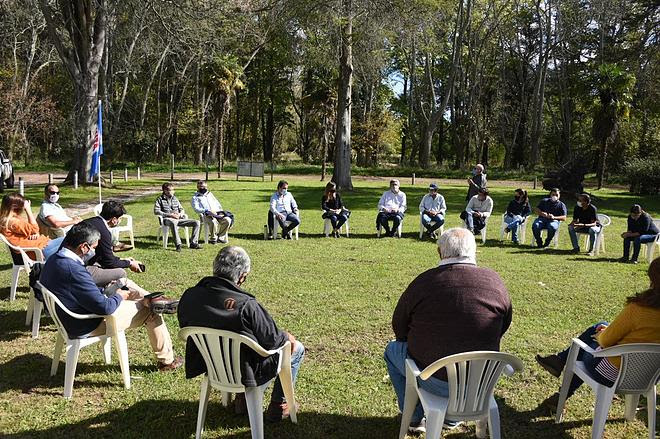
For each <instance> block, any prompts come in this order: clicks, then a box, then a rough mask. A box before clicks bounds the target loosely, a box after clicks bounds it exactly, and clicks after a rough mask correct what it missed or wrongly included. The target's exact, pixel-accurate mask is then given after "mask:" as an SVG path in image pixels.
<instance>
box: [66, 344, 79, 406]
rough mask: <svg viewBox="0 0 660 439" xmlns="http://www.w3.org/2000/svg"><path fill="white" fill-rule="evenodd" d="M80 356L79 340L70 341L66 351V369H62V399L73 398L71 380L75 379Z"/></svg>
mask: <svg viewBox="0 0 660 439" xmlns="http://www.w3.org/2000/svg"><path fill="white" fill-rule="evenodd" d="M79 356H80V340H71V344H70V345H68V346H67V350H66V367H65V369H64V397H65V398H71V396H73V380H74V378H75V377H76V367H77V366H78V357H79Z"/></svg>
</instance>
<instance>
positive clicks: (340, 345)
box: [0, 180, 660, 439]
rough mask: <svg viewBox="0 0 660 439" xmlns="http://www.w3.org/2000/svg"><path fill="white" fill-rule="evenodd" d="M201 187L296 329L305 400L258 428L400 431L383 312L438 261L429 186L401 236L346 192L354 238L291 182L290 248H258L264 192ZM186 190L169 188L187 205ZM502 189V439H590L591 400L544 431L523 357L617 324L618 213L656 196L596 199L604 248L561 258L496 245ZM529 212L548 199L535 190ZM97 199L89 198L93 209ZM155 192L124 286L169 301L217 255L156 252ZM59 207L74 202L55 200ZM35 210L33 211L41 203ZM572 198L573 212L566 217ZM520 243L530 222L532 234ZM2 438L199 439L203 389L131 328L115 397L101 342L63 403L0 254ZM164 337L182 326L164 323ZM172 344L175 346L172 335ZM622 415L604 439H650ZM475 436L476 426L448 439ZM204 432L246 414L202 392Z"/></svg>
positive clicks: (368, 202)
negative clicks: (160, 366) (424, 202)
mask: <svg viewBox="0 0 660 439" xmlns="http://www.w3.org/2000/svg"><path fill="white" fill-rule="evenodd" d="M210 188H211V190H213V191H214V192H215V194H216V195H217V196H218V197H219V198H220V200H221V201H222V203H223V206H224V207H225V208H226V209H228V210H231V211H232V212H234V213H235V215H236V218H237V222H236V226H235V227H234V229H233V230H232V234H231V243H232V244H235V245H240V246H243V247H244V248H245V249H246V250H247V251H248V253H249V254H250V255H251V257H252V267H253V268H252V269H253V271H252V274H251V275H250V277H249V278H248V280H247V282H246V284H245V285H244V287H245V289H246V290H248V291H250V292H252V293H254V294H255V295H256V296H257V298H258V299H259V300H260V301H261V303H263V304H264V305H265V307H266V308H267V309H268V310H269V311H270V312H271V314H272V315H273V316H274V318H275V319H276V321H277V322H278V324H279V326H280V327H281V328H283V329H286V330H289V331H291V332H292V333H293V334H295V335H296V336H297V337H298V338H299V339H300V340H301V341H302V342H303V343H304V344H305V346H306V347H307V349H308V351H307V355H306V358H305V362H304V364H303V366H302V368H301V371H300V374H299V380H298V384H297V388H296V392H297V397H298V400H299V402H300V404H301V413H300V416H299V418H298V420H299V423H298V425H293V424H291V423H290V422H288V421H286V422H283V423H280V424H278V425H266V437H269V438H371V439H376V438H378V439H380V438H393V437H396V435H397V433H398V428H399V424H398V417H397V407H396V403H395V397H394V392H393V390H392V388H391V386H390V385H389V384H388V383H386V382H384V381H383V377H384V376H385V375H386V369H385V364H384V361H383V358H382V355H383V349H384V347H385V344H386V343H387V341H388V340H390V339H391V338H392V336H393V334H392V330H391V327H390V321H391V315H392V311H393V309H394V306H395V304H396V302H397V300H398V297H399V296H400V294H401V292H402V291H403V290H404V289H405V288H406V286H407V285H408V284H409V283H410V281H411V280H412V279H413V278H414V277H415V276H417V275H418V274H419V273H421V272H422V271H424V270H426V269H428V268H430V267H433V266H434V265H436V264H437V262H438V256H437V253H436V248H435V245H434V243H432V242H430V241H420V240H418V239H417V234H418V224H419V223H418V216H417V204H418V203H419V200H420V198H421V196H422V195H423V194H424V192H425V189H424V188H423V187H421V186H415V187H410V186H405V185H404V187H402V190H404V191H405V192H406V193H407V195H408V201H409V207H410V210H409V212H410V213H409V215H407V217H406V219H405V222H404V237H403V238H402V239H380V240H379V239H376V238H375V227H374V219H375V207H376V203H377V201H378V198H379V196H380V195H381V193H382V191H383V190H384V189H385V188H384V187H382V186H381V185H378V186H377V185H376V184H375V183H358V185H357V188H356V190H355V191H354V192H353V193H346V194H343V198H344V199H345V202H346V204H347V205H348V207H349V208H350V209H351V210H352V211H353V215H352V217H351V224H350V225H351V238H348V239H347V238H342V239H333V238H324V237H322V235H321V231H322V228H323V222H322V219H321V217H320V197H321V192H322V186H321V185H320V184H318V183H312V182H310V181H308V180H305V181H303V180H300V181H296V180H291V181H290V186H289V190H290V191H291V192H292V193H293V195H294V196H295V197H296V199H297V200H298V203H299V204H300V206H301V207H302V212H301V216H302V225H301V228H300V232H301V236H300V240H299V241H277V242H273V241H264V240H263V235H262V232H263V225H264V223H265V220H266V209H267V201H268V198H269V196H270V194H271V193H272V191H273V190H274V185H273V183H270V182H268V183H262V182H250V181H240V182H235V181H220V182H218V181H216V182H211V184H210ZM192 192H193V185H189V186H185V187H181V188H178V189H177V196H178V197H179V199H180V200H182V202H184V204H185V205H188V200H189V198H190V196H191V195H192ZM512 192H513V188H511V189H507V188H494V189H493V193H492V196H493V199H494V201H495V210H494V216H493V218H492V221H491V227H490V230H489V240H488V242H487V243H486V244H485V245H482V244H479V246H478V250H477V251H478V253H477V259H478V263H479V265H482V266H486V267H490V268H492V269H494V270H496V271H497V272H499V273H500V274H501V276H502V277H503V279H504V281H505V283H506V285H507V287H508V288H509V292H510V294H511V297H512V301H513V307H514V317H513V324H512V326H511V329H510V330H509V331H508V333H507V334H506V335H505V337H504V339H503V343H502V350H503V351H506V352H510V353H512V354H515V355H517V356H519V357H520V358H521V359H522V360H523V361H524V363H525V369H524V371H523V372H522V373H521V374H517V375H515V376H514V377H512V378H503V379H502V380H501V381H500V384H499V385H498V387H497V389H496V397H497V399H498V404H499V407H500V414H501V421H502V436H503V437H505V438H536V439H546V438H547V439H555V438H586V437H590V428H591V419H592V404H593V395H592V394H591V392H590V391H589V389H588V388H583V389H581V390H580V391H578V393H577V394H576V395H575V396H574V397H573V398H572V399H571V400H570V401H569V402H568V405H567V412H566V415H565V421H564V422H563V423H562V424H558V425H557V424H555V423H554V418H552V417H551V416H550V413H549V412H548V411H546V410H544V409H542V408H539V407H538V406H539V403H540V402H541V401H542V400H544V399H545V398H546V397H547V396H549V395H550V394H551V393H553V392H554V391H556V390H557V388H558V386H559V381H558V380H557V379H555V378H553V377H552V376H550V375H549V374H548V373H546V372H545V371H543V370H542V369H540V368H539V367H538V366H537V365H536V364H535V362H534V354H536V353H538V352H541V353H544V354H545V353H549V352H553V351H556V350H558V349H560V348H563V347H565V346H566V345H567V344H568V343H569V341H570V339H571V337H572V336H574V335H575V334H577V333H579V332H580V331H581V330H582V329H584V328H585V327H586V326H587V325H589V324H591V323H592V322H594V321H597V320H600V319H612V318H614V316H615V315H616V314H617V313H618V311H619V310H620V309H621V308H622V306H623V303H624V300H625V297H626V296H628V295H630V294H632V293H634V292H637V291H640V290H642V289H644V288H646V287H647V286H648V278H647V276H646V274H645V270H646V268H647V265H646V263H641V264H639V265H624V264H619V263H616V262H614V260H615V259H616V258H618V257H620V256H621V252H622V240H621V239H620V238H619V234H620V233H621V232H622V231H623V230H624V229H625V218H626V212H627V211H628V209H629V207H630V205H631V204H632V203H633V202H641V204H642V205H643V206H644V207H645V208H646V209H647V210H648V211H649V212H650V213H651V214H652V215H653V216H655V217H659V216H660V199H658V197H655V198H651V197H648V198H644V199H641V200H640V199H638V198H633V197H631V196H630V195H629V194H627V193H625V192H617V191H599V192H597V195H598V196H599V197H600V199H598V200H597V201H596V202H595V204H596V205H597V206H598V208H599V212H601V213H605V214H608V215H610V216H611V217H612V220H613V223H612V225H611V226H610V227H608V228H607V229H606V231H605V233H606V237H607V238H606V246H607V253H606V254H604V255H603V254H601V255H600V256H598V257H587V256H585V255H573V254H569V248H570V244H569V238H568V233H567V231H566V227H565V226H562V229H561V232H560V244H561V245H560V249H558V250H554V249H548V250H543V251H540V250H536V249H532V248H529V247H528V246H526V245H524V246H518V247H516V246H514V245H512V244H511V243H510V242H500V241H498V240H497V238H499V224H500V215H501V214H502V212H503V210H504V209H505V207H506V203H507V202H508V201H509V199H510V197H511V195H512ZM441 193H442V194H443V195H444V196H445V198H446V199H447V204H448V208H449V209H448V216H447V219H448V220H447V222H448V224H447V225H448V226H458V225H459V223H460V220H459V217H458V215H459V212H460V211H461V210H462V209H463V207H464V204H465V202H464V196H465V187H463V186H460V187H442V188H441ZM532 195H533V200H532V201H533V203H534V204H535V203H536V202H538V199H539V198H540V197H541V196H542V195H543V193H542V192H540V191H539V192H535V193H534V194H532ZM93 197H94V195H93V192H92V193H91V195H90V198H92V199H93ZM152 198H153V197H149V199H143V200H140V201H137V202H134V203H131V204H129V205H128V206H127V207H128V211H129V213H130V214H132V215H133V216H134V219H135V227H136V244H137V249H136V250H134V251H132V252H129V253H127V254H126V256H129V255H130V256H134V257H136V258H138V259H141V260H142V261H143V262H144V263H145V264H146V265H147V271H146V273H144V274H135V275H133V276H132V278H133V279H134V280H135V281H137V282H138V283H139V284H141V285H143V286H144V287H145V288H148V289H150V290H153V291H168V292H171V294H172V295H173V296H180V295H181V294H182V293H183V291H184V290H185V289H186V288H188V287H190V286H192V285H194V284H195V283H196V282H197V280H198V279H200V278H201V277H203V276H205V275H209V274H210V273H211V266H212V259H213V257H214V256H215V254H216V252H217V251H218V250H219V247H218V246H211V245H205V246H204V249H203V250H201V251H191V250H187V249H184V251H183V252H182V253H180V254H178V253H175V252H174V250H173V247H172V246H170V248H168V249H167V250H163V249H162V247H161V246H160V244H158V243H156V231H157V227H156V226H157V222H156V220H155V219H154V217H153V215H152V206H153V199H152ZM64 201H65V202H70V201H74V200H70V199H67V198H64ZM37 204H38V202H35V205H37ZM572 207H573V206H572V203H571V205H569V210H572ZM527 232H528V233H527V239H528V243H529V239H530V237H531V228H529V229H528V230H527ZM0 268H2V269H3V270H2V272H1V273H0V276H1V282H2V284H3V285H6V287H4V288H2V289H1V290H0V299H3V300H2V301H0V436H2V437H8V438H18V437H24V438H44V439H45V438H58V437H67V438H78V437H80V438H83V437H85V438H86V437H122V438H143V437H155V436H161V437H164V438H188V437H191V436H192V435H194V430H195V422H196V417H197V404H198V392H199V383H200V381H199V379H194V380H186V379H185V376H184V372H183V371H182V370H181V371H177V372H175V373H172V374H161V373H159V372H157V371H156V369H155V361H154V359H153V356H152V355H151V354H150V352H149V351H150V349H149V345H148V341H147V337H146V334H145V333H144V330H143V329H140V330H133V331H130V332H128V333H127V338H128V345H129V357H130V364H131V375H132V376H133V379H132V387H131V389H130V390H124V389H123V387H122V385H121V376H120V372H119V366H118V363H117V362H116V357H115V358H114V359H115V362H114V363H113V364H112V365H109V366H106V365H104V364H103V361H102V356H101V352H100V348H95V347H91V348H87V349H84V350H83V351H82V353H81V356H80V361H79V364H78V369H77V373H76V381H75V384H74V395H73V396H74V397H73V399H72V400H70V401H66V400H64V399H63V398H62V397H61V392H62V386H63V382H64V363H63V362H62V363H61V366H60V369H59V371H58V374H57V376H55V377H52V378H51V377H49V376H48V375H49V367H50V362H51V357H52V353H53V347H54V342H55V337H56V332H55V328H54V326H53V324H52V322H51V321H50V319H49V318H48V317H44V318H42V326H41V333H40V336H39V338H38V339H35V340H32V339H31V338H30V337H29V332H28V328H27V327H26V326H24V319H25V308H26V304H27V281H26V278H25V277H24V276H23V277H22V278H21V286H20V287H19V294H18V299H17V300H16V301H14V302H12V303H9V302H8V301H7V297H8V296H9V286H8V285H9V279H10V273H11V270H10V268H11V264H10V259H9V255H8V254H7V253H6V252H5V251H3V252H2V254H1V256H0ZM167 323H168V326H169V328H170V332H171V333H172V334H173V337H174V338H176V334H177V332H178V325H177V321H176V318H175V317H174V316H168V317H167ZM175 349H176V350H177V352H178V353H180V354H183V351H184V346H183V343H182V342H181V341H179V340H178V339H177V340H175ZM645 413H646V412H645V411H644V412H640V413H639V414H638V419H637V420H636V421H633V422H624V421H623V403H622V401H615V402H614V404H613V407H612V410H611V411H610V418H609V421H608V423H607V426H606V433H605V437H607V438H642V437H647V434H648V433H646V431H647V430H646V415H645ZM447 436H448V437H452V438H464V437H474V424H468V426H467V427H461V428H459V429H458V431H455V432H452V433H451V434H448V435H447ZM205 437H209V438H210V437H224V438H249V437H250V433H249V423H248V419H247V417H240V416H236V415H234V414H233V411H232V410H230V409H224V408H223V407H222V406H221V405H220V403H219V393H213V394H212V397H211V403H210V405H209V411H208V415H207V422H206V433H205Z"/></svg>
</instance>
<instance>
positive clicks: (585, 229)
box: [568, 194, 601, 254]
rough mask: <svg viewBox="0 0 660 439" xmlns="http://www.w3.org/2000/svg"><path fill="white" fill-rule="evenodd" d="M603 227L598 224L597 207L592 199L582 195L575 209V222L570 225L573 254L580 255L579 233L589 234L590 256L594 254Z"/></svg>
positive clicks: (569, 231)
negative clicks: (597, 238)
mask: <svg viewBox="0 0 660 439" xmlns="http://www.w3.org/2000/svg"><path fill="white" fill-rule="evenodd" d="M600 230H601V225H600V223H599V222H598V216H597V214H596V206H594V205H593V204H591V197H590V196H589V195H587V194H580V195H579V196H578V202H577V205H576V206H575V209H573V221H571V223H570V224H569V225H568V234H569V236H570V237H571V244H573V253H580V244H579V243H578V237H577V234H578V233H588V234H589V250H587V252H588V253H589V254H593V253H592V252H593V250H594V244H595V243H596V237H597V236H598V234H599V233H600Z"/></svg>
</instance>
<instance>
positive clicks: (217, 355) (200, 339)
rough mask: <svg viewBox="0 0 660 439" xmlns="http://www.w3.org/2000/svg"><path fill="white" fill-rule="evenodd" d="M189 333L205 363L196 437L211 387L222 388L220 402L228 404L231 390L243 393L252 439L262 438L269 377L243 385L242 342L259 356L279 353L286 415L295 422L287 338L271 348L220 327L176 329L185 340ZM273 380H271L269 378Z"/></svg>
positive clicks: (200, 434)
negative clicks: (249, 385) (286, 406)
mask: <svg viewBox="0 0 660 439" xmlns="http://www.w3.org/2000/svg"><path fill="white" fill-rule="evenodd" d="M188 337H191V338H192V340H193V342H194V343H195V345H196V346H197V349H199V352H200V353H201V354H202V357H203V358H204V362H205V363H206V370H207V372H206V374H205V375H204V378H203V379H202V385H201V389H200V392H199V409H198V411H197V429H196V431H195V438H196V439H200V438H201V437H202V432H203V430H204V420H205V419H206V408H207V407H208V401H209V393H210V390H211V389H210V388H209V386H210V387H212V388H214V389H217V390H220V391H221V392H222V404H223V405H224V406H227V404H228V403H229V394H230V393H245V401H246V403H247V409H248V415H249V418H250V429H251V430H252V439H263V437H264V426H263V414H262V410H263V399H264V392H265V391H266V388H267V387H268V384H270V381H269V382H268V383H266V384H263V385H261V386H259V387H245V386H244V385H243V383H242V375H241V345H246V346H247V347H248V348H250V349H252V350H253V351H255V352H256V353H257V354H259V355H261V356H262V357H269V356H271V355H274V354H279V362H278V365H277V374H278V376H279V378H280V383H281V384H282V390H284V396H285V398H286V401H287V405H288V406H289V417H290V418H291V422H293V423H294V424H295V423H297V422H298V420H297V417H296V403H295V395H294V390H293V379H292V375H291V348H290V343H289V342H288V341H287V342H286V343H285V344H284V345H283V346H282V347H280V348H279V349H273V350H270V351H267V350H265V349H264V348H262V347H261V346H260V345H259V344H258V343H257V342H255V341H254V340H252V339H251V338H248V337H246V336H244V335H240V334H237V333H235V332H230V331H224V330H221V329H212V328H203V327H199V326H190V327H187V328H183V329H181V331H179V338H181V339H182V340H186V339H187V338H188ZM271 381H272V380H271Z"/></svg>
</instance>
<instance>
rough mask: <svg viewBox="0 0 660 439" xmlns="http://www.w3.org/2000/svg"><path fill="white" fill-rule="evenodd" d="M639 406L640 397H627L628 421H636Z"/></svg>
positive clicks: (626, 413) (626, 414)
mask: <svg viewBox="0 0 660 439" xmlns="http://www.w3.org/2000/svg"><path fill="white" fill-rule="evenodd" d="M637 404H639V395H626V412H625V415H624V416H625V417H626V421H632V420H633V419H635V413H637Z"/></svg>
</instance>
